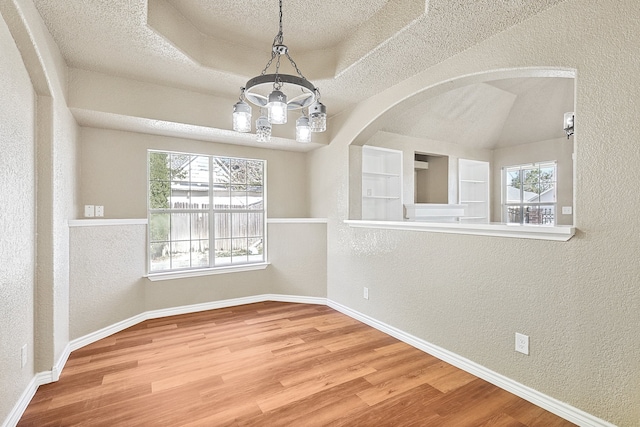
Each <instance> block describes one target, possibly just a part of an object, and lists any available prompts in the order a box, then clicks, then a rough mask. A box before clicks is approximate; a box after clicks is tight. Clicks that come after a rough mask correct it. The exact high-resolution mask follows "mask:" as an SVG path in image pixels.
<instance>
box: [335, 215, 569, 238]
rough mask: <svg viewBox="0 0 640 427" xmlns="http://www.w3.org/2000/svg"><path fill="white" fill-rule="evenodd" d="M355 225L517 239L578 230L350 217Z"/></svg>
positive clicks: (566, 235) (566, 234)
mask: <svg viewBox="0 0 640 427" xmlns="http://www.w3.org/2000/svg"><path fill="white" fill-rule="evenodd" d="M344 223H345V224H348V225H349V227H354V228H379V229H385V230H409V231H428V232H432V233H449V234H471V235H476V236H496V237H512V238H517V239H536V240H553V241H557V242H566V241H567V240H569V239H571V238H572V237H573V236H574V235H575V234H576V229H575V227H572V226H568V225H557V226H549V225H520V224H504V223H490V224H480V223H475V224H474V223H462V224H461V223H454V222H426V221H425V222H423V221H371V220H355V219H347V220H345V221H344Z"/></svg>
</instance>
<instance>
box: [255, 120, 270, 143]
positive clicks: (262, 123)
mask: <svg viewBox="0 0 640 427" xmlns="http://www.w3.org/2000/svg"><path fill="white" fill-rule="evenodd" d="M256 139H257V140H258V142H269V141H270V140H271V123H269V120H268V119H267V118H266V117H265V116H260V117H258V120H256Z"/></svg>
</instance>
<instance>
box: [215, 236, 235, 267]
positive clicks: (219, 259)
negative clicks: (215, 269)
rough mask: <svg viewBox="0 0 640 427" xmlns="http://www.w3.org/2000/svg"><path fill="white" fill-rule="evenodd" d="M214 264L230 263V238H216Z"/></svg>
mask: <svg viewBox="0 0 640 427" xmlns="http://www.w3.org/2000/svg"><path fill="white" fill-rule="evenodd" d="M215 257H216V258H215V265H216V266H220V265H228V264H231V239H216V254H215Z"/></svg>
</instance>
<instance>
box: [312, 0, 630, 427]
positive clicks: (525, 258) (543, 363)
mask: <svg viewBox="0 0 640 427" xmlns="http://www.w3.org/2000/svg"><path fill="white" fill-rule="evenodd" d="M639 16H640V3H639V2H637V1H636V0H625V1H619V2H618V1H616V2H614V1H605V2H603V1H595V0H567V1H565V2H563V3H561V4H559V5H558V6H556V7H553V8H550V9H548V10H547V11H545V12H543V13H542V14H540V15H538V16H535V17H533V18H531V19H528V20H527V21H525V22H523V23H521V24H519V25H517V26H515V27H513V28H510V29H507V30H505V31H504V32H502V33H500V34H497V35H495V36H493V37H491V38H490V39H488V40H487V41H485V42H483V43H481V44H479V45H477V46H475V47H473V48H470V49H468V50H466V51H464V52H463V53H460V54H458V55H456V56H455V57H453V58H450V59H449V60H447V61H445V62H443V63H441V64H439V65H437V66H434V67H432V68H430V69H427V70H425V71H423V72H422V73H420V74H418V75H416V76H414V77H412V78H410V79H408V80H406V81H403V82H401V83H399V84H398V85H396V86H394V87H393V88H391V89H389V90H388V91H385V92H382V93H380V94H378V95H375V96H373V97H372V98H370V99H369V100H367V101H365V102H364V103H362V104H360V105H358V108H355V109H353V110H351V112H350V114H345V115H342V116H338V117H335V118H334V119H333V120H332V123H330V126H331V129H332V132H333V135H332V142H331V144H330V145H329V147H326V148H322V149H320V150H316V151H314V152H312V153H311V154H310V160H311V161H310V171H311V173H312V175H311V180H310V183H311V186H312V200H311V213H312V215H326V216H328V217H329V228H328V242H329V245H328V253H329V259H328V297H329V298H330V299H332V300H334V301H337V302H338V303H341V304H344V305H346V306H348V307H350V308H352V309H354V310H358V311H360V312H362V313H365V314H367V315H369V316H372V317H373V318H375V319H378V320H380V321H382V322H386V323H388V324H390V325H392V326H395V327H398V328H400V329H402V330H404V331H406V332H408V333H411V334H414V335H416V336H417V337H419V338H422V339H424V340H426V341H428V342H431V343H433V344H436V345H438V346H441V347H443V348H445V349H447V350H450V351H452V352H454V353H457V354H458V355H461V356H463V357H466V358H468V359H470V360H472V361H474V362H476V363H479V364H481V365H483V366H486V367H487V368H489V369H491V370H493V371H496V372H498V373H500V374H503V375H505V376H507V377H509V378H512V379H513V380H515V381H517V382H520V383H522V384H524V385H526V386H529V387H531V388H533V389H535V390H538V391H540V392H542V393H545V394H547V395H549V396H552V397H555V398H557V399H559V400H560V401H563V402H567V403H568V404H570V405H573V406H575V407H577V408H580V409H582V410H584V411H586V412H588V413H591V414H593V415H595V416H597V417H600V418H603V419H605V420H608V421H610V422H612V423H615V424H618V425H620V426H629V427H630V426H636V425H639V424H640V405H638V402H640V381H638V380H637V379H638V378H640V364H638V360H640V347H639V346H637V345H634V344H633V343H636V342H638V341H639V340H640V329H639V328H638V325H639V324H640V299H639V295H640V294H639V289H640V267H639V264H638V255H639V254H640V240H639V239H638V235H639V234H640V220H638V218H637V215H636V213H637V212H638V211H639V210H640V199H639V198H638V197H636V196H634V194H635V193H636V190H635V187H636V185H635V183H636V182H638V180H639V179H640V168H638V167H637V165H638V164H640V150H639V149H638V141H639V140H640V127H639V126H638V120H637V117H636V116H637V110H638V102H637V100H638V99H640V85H638V84H637V79H636V78H635V74H636V71H637V70H638V69H640V45H639V44H638V43H636V41H635V37H634V36H633V35H634V34H638V33H639V32H640V19H638V17H639ZM516 67H546V68H548V69H553V68H556V67H557V69H558V70H563V69H565V70H566V69H569V70H571V69H575V70H576V72H577V78H576V134H575V136H574V137H573V138H575V144H576V153H577V174H576V175H577V179H576V183H575V187H576V206H575V209H576V226H577V228H578V233H577V235H576V236H575V237H573V238H572V239H571V240H570V241H568V242H565V243H559V242H548V241H532V240H522V239H513V238H499V237H481V236H463V235H446V234H435V233H426V232H415V233H411V232H407V231H393V230H366V229H352V228H349V227H348V226H347V225H345V224H343V222H342V221H343V220H344V219H347V217H348V212H349V198H348V196H347V195H348V192H349V169H348V165H349V144H350V143H351V142H352V141H353V140H354V139H355V138H356V137H357V135H358V134H359V133H360V132H361V130H362V129H364V128H365V126H367V125H368V123H370V122H371V120H372V118H374V117H376V116H378V115H381V114H383V113H384V111H385V110H386V109H388V108H390V106H392V105H396V104H397V103H399V102H401V101H402V100H403V99H405V98H407V97H409V96H411V95H412V94H414V93H415V92H416V91H419V90H422V89H424V88H429V87H432V86H434V85H437V84H439V83H440V82H444V81H450V80H451V79H455V78H457V77H462V76H466V77H465V78H467V79H469V80H473V79H474V78H475V76H476V74H475V73H482V72H488V71H492V70H508V69H511V68H516ZM621 176H624V179H621ZM363 286H367V287H368V288H369V296H370V299H369V300H364V299H363V298H362V288H363ZM515 332H521V333H524V334H527V335H529V336H530V339H531V354H530V355H529V356H523V355H521V354H519V353H515V352H514V349H513V347H514V333H515Z"/></svg>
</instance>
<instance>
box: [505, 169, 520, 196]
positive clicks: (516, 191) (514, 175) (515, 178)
mask: <svg viewBox="0 0 640 427" xmlns="http://www.w3.org/2000/svg"><path fill="white" fill-rule="evenodd" d="M505 176H506V182H505V184H506V186H507V191H506V194H505V197H506V199H507V203H514V202H520V197H521V193H520V187H522V184H521V182H522V181H521V180H520V170H519V169H518V170H513V169H507V172H506V174H505Z"/></svg>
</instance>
